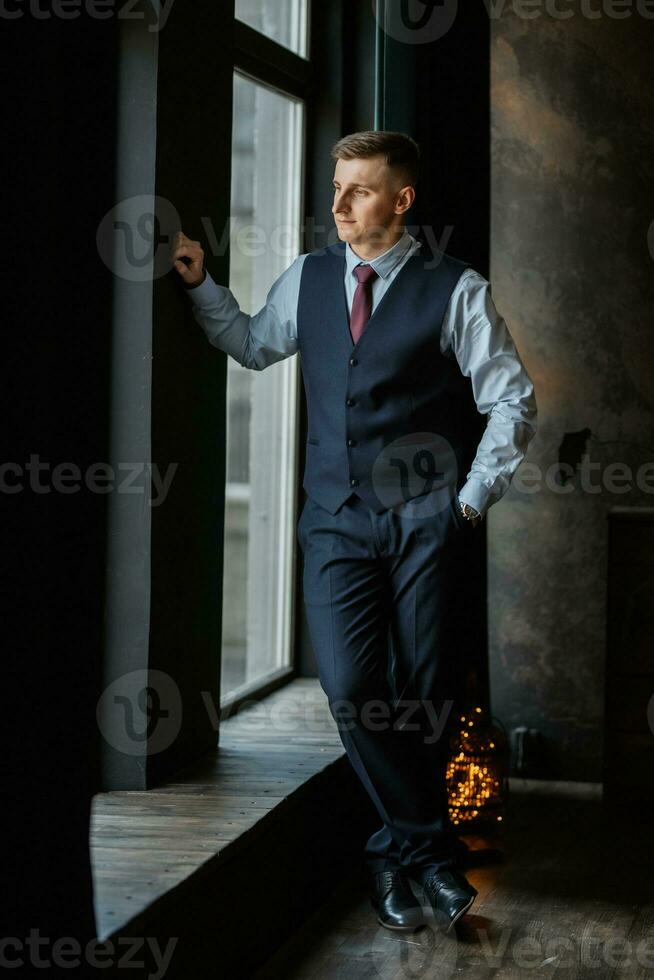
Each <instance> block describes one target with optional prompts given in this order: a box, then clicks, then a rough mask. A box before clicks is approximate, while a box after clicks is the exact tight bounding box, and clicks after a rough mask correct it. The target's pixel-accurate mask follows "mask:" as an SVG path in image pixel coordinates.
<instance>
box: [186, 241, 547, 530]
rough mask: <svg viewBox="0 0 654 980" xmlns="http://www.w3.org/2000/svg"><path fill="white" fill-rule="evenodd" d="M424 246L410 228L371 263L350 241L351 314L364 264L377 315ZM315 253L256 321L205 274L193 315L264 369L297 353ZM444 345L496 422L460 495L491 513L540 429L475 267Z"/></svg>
mask: <svg viewBox="0 0 654 980" xmlns="http://www.w3.org/2000/svg"><path fill="white" fill-rule="evenodd" d="M421 247H422V243H421V242H419V241H417V240H416V239H415V238H414V237H413V236H412V235H410V234H409V233H408V232H407V231H406V230H405V231H404V233H403V235H402V237H401V238H400V239H399V240H398V241H397V242H396V243H395V245H393V246H392V247H391V248H389V249H388V250H387V251H386V252H384V253H383V254H382V255H378V256H377V257H376V258H374V259H372V260H371V261H370V262H369V263H368V261H367V260H364V259H361V258H360V257H359V256H358V255H357V254H356V252H355V251H354V250H353V248H352V247H351V246H350V244H349V242H348V243H347V244H346V246H345V292H346V296H347V304H348V310H349V312H350V313H351V311H352V300H353V298H354V292H355V290H356V287H357V279H356V276H355V275H354V267H355V266H356V265H359V264H363V265H367V264H370V265H372V267H373V269H374V270H375V272H376V273H377V275H378V278H376V279H375V280H374V282H373V285H372V309H373V312H374V310H375V307H376V306H377V304H378V303H379V301H380V300H381V298H382V296H383V295H384V293H385V292H386V290H387V289H388V288H389V287H390V285H391V283H392V282H393V279H394V278H395V276H396V275H397V274H398V272H399V271H400V269H401V268H402V266H403V265H404V263H405V262H406V261H407V260H408V259H409V258H410V257H411V256H412V255H413V254H414V253H415V252H417V251H418V249H420V248H421ZM307 254H308V253H305V254H304V255H299V256H298V257H297V258H296V259H295V260H294V262H293V263H292V264H291V265H290V266H289V268H288V269H287V270H286V271H285V272H283V273H282V275H281V276H279V278H278V279H277V280H276V281H275V282H274V283H273V285H272V287H271V288H270V291H269V293H268V295H267V297H266V302H265V304H264V306H263V307H262V308H261V310H259V312H258V313H256V314H255V315H254V316H250V315H248V314H247V313H244V312H243V311H242V310H241V309H240V307H239V305H238V302H237V300H236V298H235V297H234V295H233V293H231V292H230V290H229V289H227V287H225V286H219V285H217V284H216V283H215V282H214V280H213V279H212V278H211V276H210V275H209V273H208V272H205V279H204V281H203V282H202V283H200V285H199V286H195V287H193V288H191V289H187V290H186V291H187V292H188V294H189V296H190V297H191V300H192V302H193V316H194V317H195V319H196V321H197V322H198V323H199V324H200V326H201V327H202V329H203V330H204V332H205V334H206V336H207V338H208V340H209V342H210V343H211V344H213V346H214V347H218V348H220V350H223V351H225V352H226V353H227V354H229V355H230V356H231V357H233V358H234V359H235V360H236V361H238V363H239V364H242V365H243V366H244V367H247V368H252V369H253V370H256V371H260V370H262V369H263V368H265V367H268V365H269V364H274V363H275V362H276V361H281V360H282V359H283V358H285V357H290V356H291V354H295V353H296V352H297V350H298V340H297V307H298V299H299V295H300V277H301V275H302V266H303V264H304V260H305V258H306V255H307ZM440 347H441V351H442V353H443V354H444V355H445V356H446V357H454V358H456V361H457V363H458V365H459V368H460V369H461V371H462V373H463V374H464V375H465V376H466V377H469V378H470V380H471V383H472V391H473V395H474V398H475V402H476V404H477V409H478V410H479V412H481V414H482V415H486V416H488V419H487V423H486V428H485V430H484V433H483V435H482V438H481V440H480V442H479V445H478V447H477V453H476V455H475V458H474V461H473V463H472V467H471V469H470V472H469V473H468V474H467V477H466V483H465V484H464V485H463V487H462V488H461V491H460V493H459V499H460V500H462V501H464V502H466V503H468V504H470V506H471V507H474V508H475V509H476V510H478V511H479V512H480V513H481V514H485V513H486V511H487V510H488V508H489V507H490V506H492V504H494V503H496V502H497V501H498V500H499V499H500V498H501V497H502V496H503V495H504V493H506V491H507V489H508V487H509V484H510V482H511V479H512V477H513V474H514V473H515V471H516V469H517V468H518V466H519V465H520V463H521V462H522V460H523V458H524V456H525V453H526V450H527V445H528V443H529V441H530V440H531V438H532V437H533V435H534V433H535V431H536V398H535V394H534V386H533V384H532V382H531V379H530V377H529V375H528V374H527V371H526V369H525V367H524V365H523V363H522V361H521V359H520V355H519V354H518V352H517V350H516V347H515V344H514V342H513V338H512V337H511V335H510V333H509V330H508V328H507V325H506V323H505V321H504V319H503V318H502V317H501V316H500V314H499V313H498V312H497V310H496V309H495V305H494V303H493V299H492V297H491V290H490V284H489V282H488V281H487V280H486V279H484V277H483V276H481V275H480V274H479V273H478V272H475V271H474V270H473V269H466V270H465V271H464V272H463V273H462V275H461V278H460V279H459V281H458V283H457V284H456V286H455V288H454V290H453V292H452V296H451V297H450V302H449V305H448V308H447V310H446V313H445V317H444V320H443V326H442V329H441V338H440Z"/></svg>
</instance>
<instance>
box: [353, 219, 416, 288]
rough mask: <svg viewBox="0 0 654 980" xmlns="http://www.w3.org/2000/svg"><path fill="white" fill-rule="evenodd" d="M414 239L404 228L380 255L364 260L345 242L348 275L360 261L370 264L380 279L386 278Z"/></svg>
mask: <svg viewBox="0 0 654 980" xmlns="http://www.w3.org/2000/svg"><path fill="white" fill-rule="evenodd" d="M415 241H416V239H415V238H414V237H413V235H410V234H409V232H408V231H407V230H406V228H405V229H404V233H403V235H402V237H401V238H399V239H398V240H397V241H396V242H395V245H391V247H390V248H389V249H387V250H386V251H385V252H382V254H381V255H377V256H375V258H374V259H371V260H370V261H366V260H365V259H362V258H361V257H360V256H359V255H357V254H356V252H355V251H354V249H353V248H352V247H351V245H350V243H349V242H347V244H346V246H345V261H346V263H347V274H348V276H351V275H352V274H353V272H354V267H355V266H357V265H359V264H360V263H362V264H363V265H371V266H372V267H373V269H374V270H375V272H376V273H377V275H378V276H381V278H382V279H386V277H387V276H388V275H390V273H391V272H392V271H393V269H394V268H395V266H396V265H397V263H398V262H399V261H400V259H401V258H402V257H403V256H404V255H405V254H406V252H408V250H409V249H410V248H411V246H412V245H413V244H414V242H415Z"/></svg>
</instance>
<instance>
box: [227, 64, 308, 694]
mask: <svg viewBox="0 0 654 980" xmlns="http://www.w3.org/2000/svg"><path fill="white" fill-rule="evenodd" d="M303 125H304V106H303V104H302V103H301V102H299V101H296V100H295V99H292V98H290V97H287V96H285V95H282V94H281V93H279V92H277V91H274V90H272V89H269V88H267V87H265V86H264V85H260V84H257V83H255V82H253V81H252V80H250V79H246V78H244V77H243V76H242V75H239V74H238V73H236V74H235V77H234V131H233V141H232V188H231V195H232V199H231V212H232V227H231V234H230V243H231V252H230V282H229V286H230V289H231V290H232V292H233V293H234V295H235V297H236V299H237V300H238V303H239V305H240V307H241V309H242V310H244V311H245V312H246V313H250V314H253V313H257V312H258V311H259V310H260V309H261V307H262V306H263V305H264V303H265V301H266V296H267V293H268V290H269V289H270V287H271V286H272V284H273V282H274V281H275V280H276V279H277V278H278V277H279V276H280V275H281V273H282V272H283V271H284V270H285V269H286V268H288V266H289V265H290V264H291V263H292V261H293V259H294V258H295V256H297V255H298V253H299V243H300V216H301V205H302V200H301V185H302V145H303ZM227 378H228V390H227V398H228V431H227V487H226V502H225V554H224V580H223V581H224V593H223V595H224V601H223V661H222V679H221V695H222V697H223V698H224V697H225V695H227V694H230V693H233V692H234V691H236V690H237V689H238V688H239V687H240V686H241V685H243V684H249V683H251V682H253V681H259V680H262V679H263V678H264V677H265V676H266V675H268V674H270V673H271V672H274V671H275V670H276V669H277V668H279V667H282V666H285V665H287V664H289V663H290V655H291V637H292V622H291V617H292V614H293V607H292V598H293V581H294V568H293V562H294V558H295V522H296V515H295V485H296V467H297V464H296V459H295V457H296V443H297V439H296V428H297V402H298V395H299V370H298V358H297V357H296V356H292V357H289V358H286V359H285V360H282V361H278V362H277V363H276V364H271V365H270V366H269V367H267V368H265V369H264V370H263V371H252V370H248V369H247V368H243V367H241V365H240V364H238V363H237V362H236V361H235V360H234V359H233V358H231V357H230V358H229V359H228V374H227Z"/></svg>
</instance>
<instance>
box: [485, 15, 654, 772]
mask: <svg viewBox="0 0 654 980" xmlns="http://www.w3.org/2000/svg"><path fill="white" fill-rule="evenodd" d="M574 9H575V13H574V15H573V16H572V17H570V18H568V19H566V20H552V19H551V18H549V17H547V16H545V15H544V14H543V15H542V16H541V17H540V18H537V19H533V20H522V19H520V18H518V17H516V16H515V15H514V14H512V13H511V12H510V11H509V7H508V5H507V8H506V12H505V13H504V15H503V16H502V17H501V18H500V19H498V20H495V21H494V22H493V24H492V90H491V91H492V150H493V166H492V190H493V193H492V198H493V211H492V264H491V271H492V279H493V284H494V295H495V299H496V301H497V303H498V306H499V307H500V309H501V310H502V311H503V312H504V314H505V316H506V319H507V321H508V323H509V326H510V329H511V331H512V333H513V335H514V337H515V339H516V342H517V344H518V347H519V349H520V351H521V353H522V354H523V356H524V360H525V363H526V365H527V367H528V369H529V372H530V374H531V375H532V378H533V380H534V384H535V388H536V397H537V402H538V408H539V431H538V434H537V436H536V438H535V440H534V442H533V443H532V446H531V448H530V450H529V457H528V458H529V460H530V461H531V462H533V463H534V464H536V465H537V466H538V467H539V470H540V473H541V474H542V475H543V477H544V475H545V474H546V472H547V471H548V469H550V468H551V467H553V468H554V471H555V470H556V468H557V463H558V459H559V448H560V446H561V444H562V442H563V439H564V436H565V433H566V432H570V433H580V435H578V436H577V437H576V439H572V440H568V441H567V448H566V449H564V452H563V459H564V461H565V460H566V459H568V460H569V461H570V460H572V462H571V463H570V465H571V466H574V464H575V462H578V461H581V457H582V454H583V453H584V452H586V453H587V454H588V458H589V460H590V462H591V463H592V464H593V466H595V467H596V468H595V471H594V472H593V473H592V475H591V477H590V481H591V485H592V486H595V487H597V488H598V489H597V490H596V491H595V490H592V491H590V492H589V491H587V490H584V489H583V486H584V484H583V483H582V474H581V473H580V472H576V473H574V470H572V473H573V477H572V478H571V479H570V480H569V481H568V482H567V489H566V491H565V492H563V493H562V492H560V490H559V488H558V486H557V484H556V483H554V482H552V485H550V487H548V486H547V485H545V483H544V479H543V478H541V479H540V481H539V482H540V486H541V489H539V490H537V491H536V492H532V493H525V492H518V490H517V488H516V487H515V486H514V487H513V488H512V489H511V490H510V491H509V493H508V495H507V497H506V498H505V500H503V501H502V502H501V503H500V504H499V505H498V506H497V507H496V508H494V509H493V512H492V514H491V520H490V521H489V525H490V526H489V536H490V537H489V540H490V570H489V577H490V593H489V598H490V606H489V608H490V610H491V615H490V639H491V653H492V660H491V668H492V690H493V697H494V703H495V708H496V711H497V712H498V714H499V715H500V716H501V718H502V719H503V720H504V722H505V723H506V724H508V725H509V726H511V727H513V726H516V725H526V726H529V727H532V728H535V729H538V730H539V731H540V732H542V733H543V735H544V736H545V752H544V754H543V762H542V768H541V769H540V772H541V774H544V775H550V776H555V777H557V778H569V779H591V780H596V779H599V778H600V776H601V765H600V763H601V749H602V727H603V706H604V650H605V630H606V581H607V521H606V517H607V512H608V510H609V509H610V508H611V507H612V506H614V505H631V506H639V505H647V504H649V505H650V506H651V502H652V489H650V490H649V493H646V492H644V491H643V490H642V489H639V488H638V486H637V485H636V482H635V476H636V473H637V471H638V469H639V467H640V466H641V465H642V464H643V463H644V462H645V461H647V460H648V459H649V460H651V459H652V452H654V404H653V398H652V393H653V392H654V384H653V380H654V344H653V343H652V315H653V314H652V311H653V310H654V276H653V271H654V267H653V264H652V262H653V257H652V254H651V253H650V248H651V241H652V239H651V236H650V248H648V231H649V229H650V226H651V222H652V219H653V218H654V193H653V190H652V188H653V186H654V181H653V178H654V136H653V134H652V126H651V119H652V110H653V108H654V107H653V101H654V87H653V85H652V81H653V69H652V45H653V43H654V23H653V22H652V21H651V20H643V19H642V18H641V17H640V16H638V15H637V14H636V13H635V12H632V13H631V14H630V15H628V16H627V18H626V19H622V20H616V19H614V18H609V17H607V16H605V15H604V16H600V17H599V18H598V19H594V20H589V19H587V18H585V17H583V16H582V15H581V13H580V11H579V10H578V9H576V7H575V8H574ZM584 430H587V431H586V432H584ZM612 463H623V464H626V466H628V467H630V470H631V478H630V479H629V477H628V475H627V479H626V480H624V481H622V485H623V487H625V488H626V492H622V491H621V492H614V490H613V489H611V488H610V486H609V485H607V484H606V483H605V482H604V481H605V476H606V475H610V471H609V470H608V467H609V466H610V465H611V464H612ZM625 472H626V471H625ZM551 475H552V476H553V472H551ZM649 483H650V488H651V485H652V479H651V475H650V479H649ZM534 485H536V484H534V482H533V481H527V486H534Z"/></svg>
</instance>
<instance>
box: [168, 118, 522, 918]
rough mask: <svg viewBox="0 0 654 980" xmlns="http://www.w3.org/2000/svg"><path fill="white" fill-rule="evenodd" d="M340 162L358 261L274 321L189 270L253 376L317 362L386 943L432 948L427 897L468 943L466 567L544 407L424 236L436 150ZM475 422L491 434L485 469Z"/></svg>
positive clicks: (332, 553) (361, 154)
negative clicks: (460, 762)
mask: <svg viewBox="0 0 654 980" xmlns="http://www.w3.org/2000/svg"><path fill="white" fill-rule="evenodd" d="M332 157H333V159H334V160H335V171H334V181H333V184H334V201H333V206H332V211H333V214H334V218H335V221H336V227H337V229H338V237H339V241H338V242H337V243H335V244H334V245H330V246H328V247H326V248H321V249H315V250H313V251H312V252H309V253H306V254H304V255H300V256H299V257H298V258H297V259H295V261H294V262H293V264H292V265H291V266H290V268H289V269H287V270H286V272H285V273H284V274H283V275H282V276H281V277H280V278H279V279H278V280H277V281H276V282H275V283H274V285H273V286H272V288H271V290H270V292H269V294H268V296H267V300H266V304H265V306H264V307H263V308H262V309H261V310H260V311H259V313H257V314H256V315H255V316H248V315H247V314H245V313H244V312H242V311H241V310H240V309H239V307H238V304H237V302H236V300H235V298H234V297H233V295H232V294H231V293H230V291H229V290H228V289H226V288H225V287H222V286H218V285H216V284H215V282H214V281H213V280H212V278H211V276H210V275H209V274H208V273H206V272H205V270H204V268H203V258H204V253H203V250H202V248H201V246H200V243H199V242H195V241H191V240H190V239H188V238H186V236H184V235H183V234H182V233H181V232H180V233H179V235H178V236H177V238H176V240H175V242H174V246H173V253H172V261H173V264H174V268H175V269H176V270H177V272H178V273H179V275H180V277H181V279H182V280H183V284H184V286H185V287H186V288H187V289H189V295H190V297H191V299H192V301H193V304H194V307H193V313H194V316H195V318H196V320H197V321H198V323H199V324H200V325H201V326H202V328H203V329H204V330H205V333H206V335H207V337H208V338H209V340H210V342H211V343H212V344H214V345H215V346H216V347H219V348H221V349H222V350H224V351H226V352H227V353H229V354H230V355H231V356H232V357H234V358H235V359H236V360H237V361H238V362H239V363H240V364H242V365H244V366H246V367H249V368H252V369H254V370H261V369H263V368H265V367H267V366H268V365H269V364H272V363H274V362H275V361H278V360H280V359H281V358H284V357H289V356H290V355H291V354H293V353H295V352H299V353H300V363H301V367H302V374H303V379H304V386H305V391H306V396H307V409H308V440H307V447H306V449H307V456H306V468H305V474H304V483H303V485H304V487H305V489H306V491H307V494H308V497H307V500H306V502H305V505H304V508H303V511H302V514H301V516H300V519H299V521H298V538H299V542H300V547H301V548H302V551H303V555H304V572H303V589H304V601H305V607H306V611H307V620H308V624H309V629H310V633H311V639H312V643H313V647H314V651H315V654H316V660H317V664H318V673H319V677H320V683H321V686H322V688H323V690H324V691H325V693H326V694H327V698H328V702H329V706H330V710H331V712H332V715H333V717H334V718H335V719H336V721H337V722H338V724H339V734H340V737H341V739H342V741H343V745H344V747H345V750H346V752H347V755H348V758H349V759H350V762H351V763H352V765H353V767H354V769H355V771H356V772H357V774H358V776H359V778H360V779H361V781H362V783H363V785H364V787H365V788H366V790H367V792H368V793H369V795H370V797H371V799H372V801H373V803H374V804H375V806H376V808H377V810H378V812H379V814H380V816H381V818H382V821H383V824H382V827H381V828H380V829H379V831H377V832H376V833H375V834H373V835H372V837H371V838H370V839H369V841H368V842H367V844H366V848H365V857H366V862H367V865H368V868H369V870H370V872H371V881H372V903H373V906H374V907H375V908H376V909H377V913H378V920H379V922H380V923H381V924H382V925H385V926H387V927H388V928H394V929H412V928H416V927H417V926H419V925H420V924H421V922H422V918H421V916H422V909H421V907H420V905H419V904H418V903H417V902H416V899H415V897H414V894H413V891H412V889H411V887H410V883H409V879H412V880H414V881H416V882H418V883H420V884H422V886H423V893H424V896H425V898H426V899H427V901H428V902H429V903H430V904H431V906H432V909H433V911H434V913H435V915H436V917H437V918H438V919H440V920H441V921H444V922H445V923H446V924H447V928H451V926H452V925H453V924H454V922H456V921H457V920H458V919H459V918H460V917H461V916H462V915H463V914H464V913H465V912H466V911H467V910H468V909H469V908H470V906H471V904H472V902H473V901H474V898H475V896H476V894H477V891H476V889H475V888H474V887H473V886H472V885H471V884H470V883H469V882H468V881H467V879H466V878H465V877H464V875H463V873H462V870H461V865H462V863H463V855H464V851H465V848H464V847H463V844H462V843H461V842H460V841H458V839H457V837H456V835H455V833H454V832H453V828H452V826H451V824H450V821H449V817H448V808H447V794H446V787H445V766H446V762H447V749H448V739H447V737H446V736H447V734H448V729H447V728H446V725H447V721H448V719H447V709H448V708H450V709H451V706H452V703H453V699H450V698H448V695H451V694H452V693H454V691H455V686H454V685H453V682H452V677H453V674H454V667H455V666H456V661H457V660H460V659H461V657H462V652H461V651H460V649H458V647H457V642H458V631H457V618H456V614H455V613H456V610H457V608H458V607H457V601H459V602H460V601H461V596H462V590H463V589H464V588H465V581H461V580H460V578H458V577H457V574H456V566H455V562H454V559H455V558H456V557H457V556H458V555H460V554H461V551H462V548H463V546H464V543H465V542H466V536H468V535H470V534H474V533H477V532H475V531H474V528H475V527H476V526H477V525H478V524H479V522H480V521H481V520H482V519H483V517H484V516H485V514H486V512H487V510H488V508H489V507H490V506H491V505H492V504H493V503H495V502H497V501H498V500H499V499H500V497H501V496H502V495H503V494H504V493H505V491H506V489H507V487H508V486H509V483H510V481H511V478H512V476H513V473H514V472H515V470H516V468H517V466H518V465H519V463H520V462H521V460H522V459H523V457H524V454H525V451H526V448H527V444H528V442H529V440H530V439H531V437H532V436H533V434H534V432H535V419H536V402H535V397H534V391H533V385H532V383H531V381H530V379H529V377H528V375H527V372H526V371H525V368H524V366H523V364H522V362H521V360H520V357H519V355H518V353H517V351H516V349H515V345H514V343H513V341H512V338H511V336H510V334H509V332H508V329H507V327H506V324H505V322H504V320H503V319H502V318H501V317H500V316H499V314H498V313H497V311H496V309H495V307H494V304H493V300H492V299H491V295H490V287H489V283H488V282H487V281H486V280H485V279H484V278H483V277H482V276H481V275H479V274H478V273H477V272H475V271H474V270H472V269H470V268H469V267H468V266H467V265H466V264H465V263H464V262H460V261H458V260H456V259H454V258H452V257H451V256H448V255H446V254H444V253H441V252H438V251H437V250H431V249H429V248H428V247H427V246H426V243H424V242H419V241H417V240H416V239H415V238H413V237H412V236H411V235H409V234H408V232H407V231H406V228H405V218H404V216H405V214H406V212H407V211H408V209H409V208H410V207H411V205H412V203H413V201H414V199H415V193H416V191H415V187H416V184H417V181H418V169H419V149H418V146H417V144H416V143H415V142H414V141H413V140H412V139H411V138H410V137H408V136H406V135H404V134H402V133H393V132H384V131H381V132H379V131H378V132H363V133H354V134H352V135H350V136H346V137H344V138H343V139H341V140H340V141H339V142H338V143H337V144H336V145H335V146H334V148H333V150H332ZM468 379H469V380H468ZM469 404H472V405H473V409H474V407H475V405H476V409H477V410H478V411H479V412H481V413H482V414H485V415H488V421H487V425H486V428H485V431H484V433H483V436H482V438H481V441H480V442H479V445H478V446H477V447H476V451H475V447H473V448H472V452H471V451H470V447H469V446H467V445H466V436H465V429H464V423H463V420H464V418H465V416H466V409H467V408H468V405H469ZM473 456H474V458H473ZM463 594H464V593H463ZM389 639H390V641H391V646H392V652H393V673H394V677H393V679H392V682H391V683H390V684H389V678H388V675H387V671H388V663H389V660H388V641H389ZM391 695H392V696H391ZM407 695H408V697H407ZM343 707H345V708H346V709H347V710H346V711H343V710H342V709H343ZM407 708H408V709H409V710H408V711H407ZM458 713H459V712H456V714H457V715H458ZM452 717H453V716H452V715H450V721H451V718H452ZM443 719H445V720H443Z"/></svg>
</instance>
